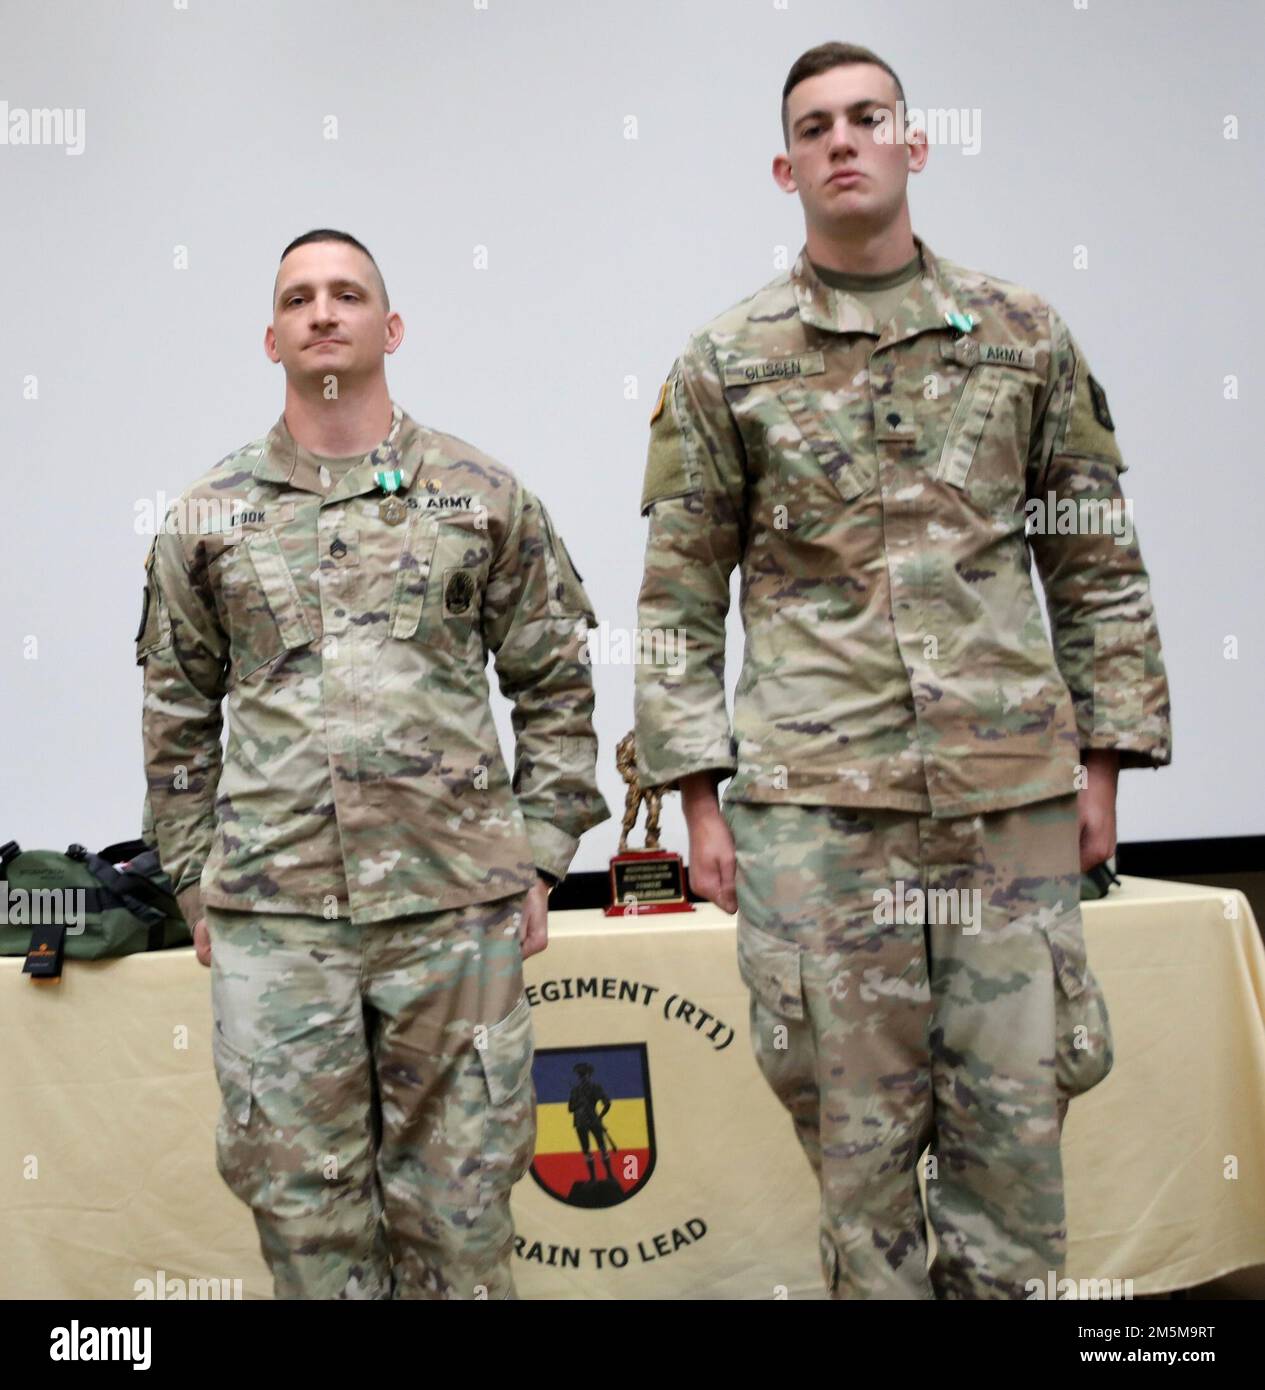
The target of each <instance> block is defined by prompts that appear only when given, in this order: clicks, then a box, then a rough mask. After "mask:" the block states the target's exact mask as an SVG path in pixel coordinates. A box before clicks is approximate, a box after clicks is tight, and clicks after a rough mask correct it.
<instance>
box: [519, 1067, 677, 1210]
mask: <svg viewBox="0 0 1265 1390" xmlns="http://www.w3.org/2000/svg"><path fill="white" fill-rule="evenodd" d="M532 1080H533V1081H534V1082H535V1083H536V1156H535V1158H533V1159H532V1165H531V1175H532V1177H533V1178H534V1179H535V1180H536V1183H537V1184H538V1186H540V1187H542V1188H544V1190H545V1191H546V1192H547V1193H549V1195H550V1196H551V1197H556V1198H557V1199H558V1201H560V1202H565V1203H566V1204H567V1205H568V1206H572V1207H613V1206H618V1205H619V1203H620V1202H626V1201H627V1200H628V1199H629V1198H630V1197H633V1196H635V1195H636V1194H637V1193H638V1192H640V1191H641V1189H642V1188H643V1187H645V1185H646V1183H647V1182H649V1181H650V1174H651V1173H653V1172H654V1161H655V1144H654V1114H653V1111H652V1109H651V1106H650V1063H649V1060H648V1058H647V1056H646V1045H645V1043H609V1044H602V1045H600V1046H597V1047H543V1048H537V1049H536V1056H535V1059H534V1061H533V1062H532Z"/></svg>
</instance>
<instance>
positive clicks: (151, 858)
mask: <svg viewBox="0 0 1265 1390" xmlns="http://www.w3.org/2000/svg"><path fill="white" fill-rule="evenodd" d="M116 865H117V867H116ZM172 890H173V884H172V882H171V879H170V878H168V877H167V875H166V874H165V873H164V872H163V868H162V865H161V864H160V863H159V862H158V851H157V850H156V849H155V848H154V847H153V846H152V845H147V844H146V843H145V842H144V840H124V841H123V842H121V843H120V844H117V845H107V846H106V847H105V849H103V850H102V851H101V853H100V854H93V853H92V851H91V850H87V849H84V847H83V846H82V845H71V846H70V847H69V849H67V850H66V852H65V854H60V853H58V852H57V851H56V850H51V849H28V850H23V849H21V848H20V847H19V846H18V844H17V842H16V841H14V840H10V841H9V843H8V844H6V845H3V846H0V955H3V956H24V955H26V953H27V951H28V950H29V949H30V946H31V929H32V927H36V926H39V925H41V924H42V923H45V922H48V921H50V920H52V921H64V922H65V923H66V937H65V954H66V955H67V956H68V957H70V958H71V959H76V960H100V959H101V958H102V957H104V956H129V955H132V954H133V952H136V951H161V950H164V949H165V948H167V947H169V946H191V945H192V944H193V937H192V935H191V933H190V931H189V928H188V926H187V924H186V923H185V920H184V918H183V917H182V916H181V915H180V905H179V903H177V902H176V895H175V893H174V892H173V891H172ZM50 914H57V915H51V916H50Z"/></svg>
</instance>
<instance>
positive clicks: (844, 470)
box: [777, 379, 878, 502]
mask: <svg viewBox="0 0 1265 1390" xmlns="http://www.w3.org/2000/svg"><path fill="white" fill-rule="evenodd" d="M777 399H778V400H779V401H780V402H781V404H782V406H783V408H784V409H785V411H786V413H787V414H788V415H789V416H790V417H791V419H792V420H793V421H794V422H795V426H796V428H797V429H798V430H799V432H800V434H801V435H803V437H804V442H805V444H807V445H808V447H809V449H810V450H811V451H812V453H813V456H814V457H815V458H816V460H817V462H818V463H819V464H820V465H821V467H822V469H823V471H824V472H825V473H826V474H827V475H828V476H829V478H830V481H831V482H832V483H834V485H835V487H837V488H838V489H839V491H840V493H841V494H842V495H843V498H844V500H845V501H847V502H853V501H855V500H856V499H857V498H858V497H860V496H862V495H863V494H864V493H866V492H869V490H870V489H871V488H872V487H873V486H874V484H875V483H876V482H877V481H878V460H877V458H875V457H874V455H873V453H872V452H870V451H868V450H865V449H863V448H862V449H857V450H855V451H854V450H853V448H852V446H851V444H850V443H849V441H848V440H847V438H846V436H845V435H844V434H843V433H841V432H840V430H839V427H838V426H837V425H836V424H835V422H834V420H833V419H832V417H831V414H830V412H829V411H828V410H826V409H824V408H823V407H822V405H821V404H820V398H819V394H818V393H817V392H815V391H810V390H809V389H808V388H806V387H804V386H801V385H800V384H799V382H798V381H797V380H794V379H792V380H791V381H789V382H788V383H786V384H785V385H784V386H782V387H780V388H779V389H778V392H777Z"/></svg>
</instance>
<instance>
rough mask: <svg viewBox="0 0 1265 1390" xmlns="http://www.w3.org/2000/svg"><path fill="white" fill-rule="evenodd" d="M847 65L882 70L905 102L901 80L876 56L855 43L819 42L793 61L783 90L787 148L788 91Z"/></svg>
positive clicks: (783, 113)
mask: <svg viewBox="0 0 1265 1390" xmlns="http://www.w3.org/2000/svg"><path fill="white" fill-rule="evenodd" d="M850 63H873V64H874V66H875V67H876V68H882V69H883V71H884V72H885V73H887V75H888V76H889V77H890V78H891V79H892V81H893V82H895V84H896V95H897V98H898V99H899V100H900V101H901V102H904V100H905V89H904V87H902V86H901V83H900V78H899V77H897V76H896V73H895V72H894V71H893V70H892V68H891V67H890V66H889V65H888V64H887V63H885V62H884V61H883V60H882V58H880V57H879V56H878V54H877V53H873V52H871V51H870V50H869V49H868V48H862V47H861V45H860V44H858V43H819V44H818V45H817V47H816V48H810V49H809V50H808V52H807V53H801V54H800V55H799V57H798V58H796V59H795V61H794V62H793V63H792V64H791V70H790V72H788V73H787V74H786V83H785V85H784V86H783V87H782V138H783V140H785V141H786V148H787V149H790V147H791V132H790V127H789V126H788V125H787V121H786V110H787V100H786V99H787V98H788V97H789V96H790V94H791V89H792V88H793V87H798V86H799V84H800V83H801V82H803V81H804V79H805V78H808V77H816V76H817V75H818V74H819V73H823V72H829V71H830V69H831V68H843V67H847V66H848V65H849V64H850Z"/></svg>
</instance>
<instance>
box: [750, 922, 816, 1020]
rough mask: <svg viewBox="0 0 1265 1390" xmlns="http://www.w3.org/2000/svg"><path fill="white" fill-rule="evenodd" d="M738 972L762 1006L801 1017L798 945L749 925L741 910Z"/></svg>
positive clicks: (782, 1013)
mask: <svg viewBox="0 0 1265 1390" xmlns="http://www.w3.org/2000/svg"><path fill="white" fill-rule="evenodd" d="M738 972H739V974H740V975H741V976H742V978H743V980H744V981H746V983H747V985H748V987H749V988H750V989H752V990H753V991H754V992H755V994H756V996H757V998H758V999H759V1000H760V1002H761V1003H762V1004H763V1005H764V1006H765V1008H767V1009H769V1010H771V1011H772V1012H773V1013H775V1014H780V1015H781V1016H782V1017H783V1018H803V1017H804V996H803V991H802V988H801V983H800V959H799V947H798V946H797V945H796V944H795V943H794V942H793V941H781V940H779V939H778V938H777V937H775V936H771V935H770V934H769V933H768V932H764V931H761V930H760V929H759V928H758V927H754V926H752V925H751V923H750V922H748V921H747V919H746V918H745V917H743V916H742V914H741V913H739V915H738Z"/></svg>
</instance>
